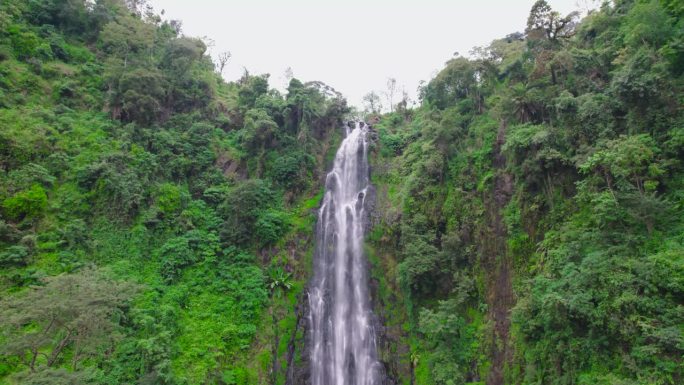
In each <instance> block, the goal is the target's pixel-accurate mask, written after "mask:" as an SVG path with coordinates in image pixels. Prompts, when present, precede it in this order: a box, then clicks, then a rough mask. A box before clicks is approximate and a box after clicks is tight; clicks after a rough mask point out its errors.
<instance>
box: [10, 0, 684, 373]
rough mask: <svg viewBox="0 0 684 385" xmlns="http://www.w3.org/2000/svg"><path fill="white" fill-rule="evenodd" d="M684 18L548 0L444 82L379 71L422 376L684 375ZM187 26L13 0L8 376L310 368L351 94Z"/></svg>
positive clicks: (71, 1)
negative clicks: (221, 49)
mask: <svg viewBox="0 0 684 385" xmlns="http://www.w3.org/2000/svg"><path fill="white" fill-rule="evenodd" d="M683 16H684V8H682V5H681V1H677V0H615V1H613V2H610V3H606V4H605V5H603V6H602V7H601V8H600V9H599V10H596V11H593V12H591V13H590V14H589V15H587V16H586V17H585V18H584V19H583V20H578V15H577V14H570V15H560V14H558V13H557V12H555V11H553V9H551V8H550V7H549V5H548V4H547V3H546V2H545V1H543V0H539V1H537V2H536V3H535V4H534V6H533V7H532V9H531V12H530V16H529V19H528V23H527V29H526V31H525V33H514V34H511V35H508V36H506V37H504V38H502V39H499V40H495V41H493V42H492V43H491V45H489V46H488V47H482V48H476V49H475V50H474V51H473V54H472V55H471V57H470V58H464V57H460V56H456V57H454V58H452V59H451V60H449V61H448V62H447V63H446V66H445V68H444V69H443V70H442V71H441V72H439V73H438V74H437V75H436V77H435V78H434V79H432V80H431V81H430V82H428V83H427V84H425V85H424V86H423V87H422V88H421V90H420V99H421V100H420V101H421V103H420V105H419V106H418V107H416V108H414V109H410V108H408V101H407V99H406V97H404V99H403V100H401V101H400V102H399V103H398V104H396V105H390V106H389V108H388V109H389V110H390V111H391V112H390V113H388V114H384V115H380V114H379V111H380V110H381V109H382V107H381V106H380V102H381V101H380V97H379V96H378V95H377V94H375V93H371V94H369V95H367V97H366V99H365V102H366V103H367V104H368V106H369V110H370V111H369V116H368V118H369V119H368V120H369V123H371V124H372V126H373V130H374V135H373V138H374V139H376V140H374V143H373V148H372V154H371V158H372V163H373V165H372V166H373V167H372V171H373V173H372V181H373V184H374V185H375V187H376V188H377V202H376V210H375V212H374V213H373V215H372V223H373V227H372V229H371V231H370V234H369V237H368V238H369V239H368V242H367V245H366V251H367V255H368V258H369V260H370V262H371V264H372V265H373V268H372V275H373V282H372V291H373V294H374V296H375V298H374V301H373V302H374V304H375V305H376V311H377V313H378V315H379V316H380V318H381V319H382V321H383V323H384V325H385V328H384V330H382V331H381V333H379V334H380V336H379V337H380V338H379V340H378V341H379V356H380V358H381V359H382V361H383V362H384V363H385V364H386V367H387V369H388V374H389V375H390V376H391V377H393V378H396V380H397V382H398V383H400V384H406V385H408V384H420V385H429V384H434V385H455V384H484V383H487V384H494V385H498V384H503V383H511V384H554V385H570V384H630V385H632V384H634V385H640V384H644V385H646V384H649V385H650V384H657V385H669V384H673V385H674V384H680V383H683V382H684V362H683V357H684V164H683V163H682V161H683V160H684V110H683V108H682V106H683V105H684V98H683V95H684V21H682V20H683ZM180 30H181V28H180V23H179V22H176V21H171V22H166V21H162V20H161V18H160V17H159V16H157V15H155V14H154V13H152V12H151V11H150V10H149V9H148V8H146V7H145V1H137V0H130V1H129V0H95V1H85V0H31V1H24V0H3V1H2V2H0V292H1V295H0V384H3V385H4V384H7V385H14V384H36V385H38V384H41V385H42V384H107V385H110V384H169V385H171V384H179V385H180V384H225V385H239V384H240V385H242V384H284V383H285V382H286V377H287V373H288V370H291V369H292V368H293V367H298V368H299V369H301V367H303V366H306V362H304V361H305V360H306V358H305V356H304V355H302V353H303V352H302V349H303V348H304V343H305V334H304V333H305V330H303V327H302V324H303V323H304V322H303V317H304V315H305V314H304V311H305V306H306V305H305V303H306V298H305V285H306V282H307V280H308V278H309V277H310V274H311V269H312V242H313V229H314V221H315V215H314V210H315V208H316V207H317V205H318V203H319V201H320V199H321V196H322V186H321V185H320V181H321V180H322V178H321V176H322V175H323V174H322V173H323V170H324V169H325V167H326V165H329V163H330V162H331V158H330V156H331V151H330V150H331V149H334V148H335V146H336V145H337V143H338V142H339V139H340V138H339V136H340V134H339V132H338V128H339V127H340V125H341V123H342V119H343V118H344V116H345V115H346V114H348V113H349V112H350V109H349V108H348V107H347V105H346V101H345V100H344V98H342V96H341V95H339V94H337V93H335V92H334V91H333V90H332V89H330V88H329V87H328V86H326V85H324V84H322V83H320V82H308V83H303V82H301V81H300V80H298V79H292V80H291V81H290V83H289V87H288V88H287V92H286V93H284V94H281V93H280V92H279V91H277V90H274V89H271V88H269V83H268V75H252V74H249V73H248V72H245V74H244V76H243V77H242V78H241V79H239V80H238V81H236V82H225V81H224V80H223V79H222V78H221V76H220V75H219V72H220V70H221V69H222V67H223V65H225V62H220V63H219V64H218V65H215V64H214V63H212V61H211V59H210V57H209V56H208V55H207V52H206V51H207V46H206V44H205V43H204V42H203V41H202V40H201V39H195V38H191V37H187V36H184V35H182V34H181V32H180ZM428 43H429V42H428ZM228 58H229V56H224V59H225V60H228ZM217 67H218V68H217ZM388 87H391V94H388V96H389V99H390V104H392V102H391V99H392V97H393V95H394V92H395V87H396V81H395V80H394V79H390V81H389V82H388ZM375 134H377V135H375Z"/></svg>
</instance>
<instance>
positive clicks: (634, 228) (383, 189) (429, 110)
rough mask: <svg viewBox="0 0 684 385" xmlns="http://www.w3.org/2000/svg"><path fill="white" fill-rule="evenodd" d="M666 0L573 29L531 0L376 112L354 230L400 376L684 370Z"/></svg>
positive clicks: (584, 379) (670, 8)
mask: <svg viewBox="0 0 684 385" xmlns="http://www.w3.org/2000/svg"><path fill="white" fill-rule="evenodd" d="M675 3H676V4H679V2H668V1H659V0H651V1H649V0H643V1H631V0H620V1H615V2H614V4H612V5H609V4H606V5H604V6H603V7H602V8H601V9H600V10H597V11H594V12H592V13H590V14H589V15H588V16H587V17H586V18H584V19H583V20H582V21H581V22H579V23H578V22H577V15H575V14H571V15H567V16H563V15H559V14H558V13H556V12H554V11H553V10H552V9H551V8H550V7H549V6H548V4H547V3H546V2H545V1H537V2H536V3H535V5H534V7H533V8H532V11H531V13H530V17H529V20H528V28H527V31H526V33H525V34H512V35H509V36H507V37H505V38H504V39H500V40H496V41H494V42H492V44H491V45H490V46H488V47H484V48H478V49H476V50H475V51H474V54H473V57H472V58H471V59H466V58H463V57H455V58H453V59H452V60H450V61H449V62H447V64H446V67H445V68H444V69H443V70H442V71H441V72H440V73H439V74H437V76H436V77H435V78H434V79H432V80H431V81H430V82H429V83H427V84H426V85H425V86H424V87H423V88H422V93H421V98H422V100H421V106H420V107H419V108H416V109H414V110H403V109H402V108H400V107H401V105H399V106H397V109H396V112H393V113H390V114H385V115H382V116H378V117H377V118H375V119H376V124H375V125H374V127H375V129H376V131H377V133H378V143H377V146H376V149H375V152H374V156H373V162H374V169H373V170H374V175H373V181H374V183H375V185H376V187H377V188H378V214H377V217H378V221H377V222H378V223H377V224H376V226H375V230H374V231H373V232H372V236H371V237H370V240H369V242H370V247H371V249H372V250H374V251H375V253H376V254H378V255H380V256H381V258H376V257H373V258H372V262H373V263H374V264H375V265H376V269H375V270H374V276H375V277H376V279H377V281H378V283H379V288H378V290H377V292H378V297H379V301H380V305H379V306H378V311H379V312H380V314H381V315H384V317H385V318H386V319H391V321H388V332H387V333H388V339H389V344H388V345H389V346H388V347H384V348H383V349H384V350H385V351H387V352H394V353H393V354H394V356H392V354H390V356H391V358H390V368H392V371H393V372H394V373H395V374H396V375H397V376H398V377H399V380H400V382H401V383H404V384H409V383H416V384H445V385H446V384H464V383H485V382H486V383H488V384H500V383H516V384H678V383H681V382H682V381H684V370H683V368H684V362H683V361H682V356H683V354H684V286H683V285H682V283H683V282H684V201H683V200H682V199H683V198H684V185H683V184H682V181H684V165H683V164H682V159H684V158H683V157H682V155H684V153H683V152H682V149H683V148H684V147H682V145H683V144H684V143H683V142H682V132H683V131H682V127H683V126H684V110H682V102H683V101H684V99H682V95H683V94H684V93H683V91H684V78H683V77H682V74H683V71H682V69H683V68H684V66H683V65H682V63H683V62H682V59H683V58H684V49H683V47H684V45H683V43H684V40H683V39H684V35H683V34H682V31H684V22H683V21H682V16H683V14H682V8H681V6H679V5H675ZM395 265H396V268H395V267H394V266H395ZM388 286H389V287H391V289H390V293H389V294H388V293H387V287H388ZM392 290H393V292H391V291H392ZM402 304H403V306H401V305H402ZM398 308H399V309H403V310H402V311H401V313H403V315H401V314H400V315H397V309H398ZM401 319H405V320H406V326H405V327H404V328H400V327H393V322H396V321H397V320H401ZM400 322H403V321H400ZM386 356H387V355H386V354H383V357H386ZM412 379H413V380H412ZM412 381H413V382H412Z"/></svg>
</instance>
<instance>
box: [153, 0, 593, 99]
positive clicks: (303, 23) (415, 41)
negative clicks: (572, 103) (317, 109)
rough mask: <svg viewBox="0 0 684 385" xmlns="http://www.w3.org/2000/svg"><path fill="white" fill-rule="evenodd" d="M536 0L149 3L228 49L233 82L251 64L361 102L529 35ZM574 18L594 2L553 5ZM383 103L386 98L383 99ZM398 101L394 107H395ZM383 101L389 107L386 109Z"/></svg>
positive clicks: (275, 82) (557, 0)
mask: <svg viewBox="0 0 684 385" xmlns="http://www.w3.org/2000/svg"><path fill="white" fill-rule="evenodd" d="M534 1H535V0H468V1H466V0H450V1H449V0H414V1H409V0H366V1H361V0H318V1H315V0H308V1H307V0H291V1H277V0H223V1H221V0H150V3H151V4H152V5H153V6H154V8H155V10H156V11H157V12H160V11H161V10H165V15H164V16H163V17H164V19H178V20H181V21H182V24H183V33H184V34H185V35H188V36H195V37H203V36H206V37H208V38H210V39H212V40H213V41H214V44H215V45H214V47H212V48H211V52H212V54H214V55H216V54H217V53H218V52H222V51H230V52H231V53H232V55H233V56H232V58H231V60H230V62H229V63H228V64H227V65H226V68H225V69H224V72H223V76H224V78H226V80H236V79H238V78H239V77H240V76H241V75H242V72H243V68H247V69H248V70H249V72H250V73H252V74H262V73H270V74H271V77H270V84H271V86H272V87H276V88H279V89H283V88H284V86H285V82H286V81H285V70H286V69H287V68H288V67H291V68H292V71H293V73H294V76H295V77H297V78H298V79H300V80H303V81H311V80H320V81H323V82H325V83H327V84H329V85H330V86H332V87H334V88H335V89H337V90H338V91H340V92H342V93H343V94H344V95H345V96H346V97H347V99H348V101H349V104H351V105H356V106H361V98H362V97H363V95H365V94H366V93H368V92H369V91H371V90H376V91H377V92H379V93H380V92H382V91H384V90H385V89H386V82H387V78H388V77H394V78H396V79H397V84H398V86H399V87H398V88H399V89H401V88H402V87H404V88H405V89H406V91H407V92H408V93H409V95H410V96H411V97H412V98H415V95H416V89H417V87H418V84H419V82H420V81H421V80H426V81H427V80H429V79H430V78H432V77H433V76H434V75H435V74H436V72H437V71H438V70H439V69H441V68H442V67H443V65H444V63H445V62H446V61H447V60H449V59H450V58H451V57H452V56H453V54H454V52H459V53H460V54H461V55H463V56H467V55H468V52H469V51H470V50H471V49H472V48H473V47H475V46H484V45H488V44H489V42H491V41H492V40H494V39H497V38H500V37H504V36H505V35H507V34H509V33H512V32H516V31H523V30H524V29H525V24H526V22H527V15H528V14H529V11H530V8H531V7H532V4H533V3H534ZM548 2H549V4H551V6H552V7H553V8H554V10H557V11H559V12H560V13H562V14H567V13H569V12H571V11H573V10H576V9H586V7H587V4H590V3H592V1H591V0H548ZM383 102H384V101H383ZM395 102H396V101H395ZM383 104H386V103H383Z"/></svg>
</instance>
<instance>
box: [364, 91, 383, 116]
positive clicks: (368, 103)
mask: <svg viewBox="0 0 684 385" xmlns="http://www.w3.org/2000/svg"><path fill="white" fill-rule="evenodd" d="M363 105H364V109H365V110H366V112H370V113H371V114H378V113H380V111H382V102H381V101H380V96H378V94H376V93H375V91H371V92H369V93H367V94H366V95H365V96H364V97H363Z"/></svg>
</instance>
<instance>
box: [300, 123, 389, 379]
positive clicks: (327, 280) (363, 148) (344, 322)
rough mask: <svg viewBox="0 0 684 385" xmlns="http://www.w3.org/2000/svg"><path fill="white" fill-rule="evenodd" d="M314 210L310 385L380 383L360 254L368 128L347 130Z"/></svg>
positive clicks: (367, 187)
mask: <svg viewBox="0 0 684 385" xmlns="http://www.w3.org/2000/svg"><path fill="white" fill-rule="evenodd" d="M346 134H347V137H346V138H345V139H344V141H342V144H341V145H340V148H339V149H338V150H337V154H336V155H335V163H334V166H333V169H332V171H330V173H328V176H327V177H326V181H325V190H326V191H325V196H324V198H323V204H322V205H321V208H320V210H319V212H318V222H317V225H316V251H315V254H314V278H313V281H312V284H311V287H310V290H309V305H310V314H309V322H310V331H309V332H310V333H311V334H310V343H311V344H310V349H311V351H310V360H311V384H312V385H379V384H380V382H381V377H382V365H381V364H380V363H379V362H378V360H377V357H376V350H375V331H374V328H373V324H374V323H373V314H372V311H371V308H370V300H369V293H368V276H367V271H366V270H367V267H366V261H365V258H364V254H363V238H364V235H365V234H364V233H365V231H364V227H365V226H364V223H365V222H366V220H367V215H368V213H367V212H366V210H365V203H366V202H365V200H366V196H367V192H368V189H369V187H370V186H369V178H368V176H369V169H368V157H367V147H368V127H367V126H366V125H365V124H364V123H360V122H357V123H355V126H354V128H353V129H352V128H351V127H349V126H346Z"/></svg>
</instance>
